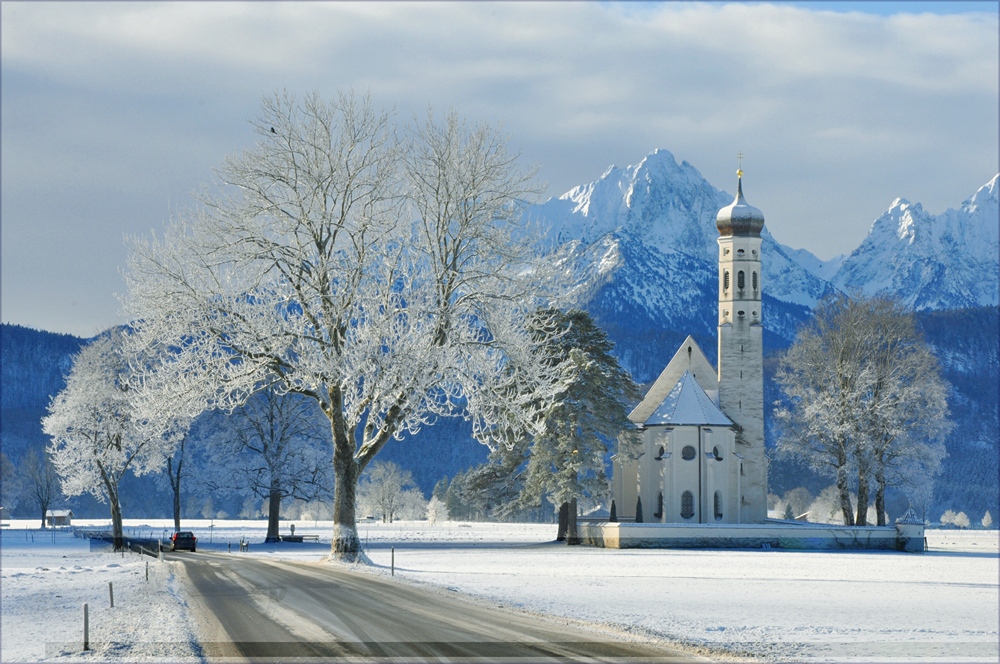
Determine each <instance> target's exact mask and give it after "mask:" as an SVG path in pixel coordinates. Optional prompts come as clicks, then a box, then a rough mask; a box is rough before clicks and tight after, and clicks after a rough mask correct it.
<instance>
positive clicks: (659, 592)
mask: <svg viewBox="0 0 1000 664" xmlns="http://www.w3.org/2000/svg"><path fill="white" fill-rule="evenodd" d="M129 523H131V524H132V528H131V531H132V532H134V534H135V535H137V536H143V537H146V536H153V537H156V536H158V535H161V534H164V533H165V532H169V530H170V528H169V527H168V522H161V521H150V522H129ZM288 525H289V524H287V523H284V522H283V523H282V532H283V533H287V532H288ZM16 526H17V522H15V524H14V527H15V528H16ZM295 526H296V528H295V533H296V534H297V535H298V534H303V535H312V534H315V535H319V537H320V538H321V539H320V541H319V542H316V543H310V542H306V543H302V544H291V543H282V544H267V545H265V544H263V543H262V540H263V534H264V525H263V524H262V523H261V522H239V521H215V522H214V523H211V522H208V521H204V522H202V521H187V522H185V528H189V529H192V530H194V531H195V533H196V535H197V536H198V538H199V539H198V545H199V550H216V551H226V550H228V548H229V547H230V546H231V547H232V550H233V551H238V546H237V543H238V542H239V541H240V539H242V538H246V539H248V540H250V542H251V545H250V551H249V553H248V554H236V553H234V555H252V556H266V557H272V556H273V557H282V558H294V559H299V560H313V561H318V560H319V559H320V558H321V557H323V556H324V555H326V554H327V553H328V552H329V534H330V532H331V524H329V523H323V522H319V523H314V522H295ZM554 529H555V527H554V526H552V525H537V524H458V523H450V522H449V523H444V524H439V525H436V526H431V525H429V524H427V523H421V522H416V523H395V524H381V523H365V522H362V523H361V524H359V535H360V537H361V539H362V541H363V542H364V543H365V544H366V545H367V552H368V556H369V558H370V559H371V561H372V562H373V563H374V567H372V568H369V570H368V571H369V572H370V573H374V574H383V575H389V574H390V570H389V566H390V564H391V559H392V556H393V549H394V555H395V575H396V578H397V579H400V580H401V581H404V582H412V583H418V584H425V585H428V586H430V587H434V588H438V589H447V590H453V591H457V592H461V593H465V594H468V595H471V596H473V597H477V598H481V599H483V600H485V601H489V602H490V603H492V604H500V605H502V606H504V607H508V608H509V609H511V610H523V611H530V612H538V613H545V614H549V615H555V616H560V617H563V618H567V619H572V620H583V621H587V622H594V623H600V624H603V625H606V626H608V627H609V628H611V629H613V630H616V631H621V632H626V633H631V634H635V635H636V636H640V637H648V636H654V637H658V638H663V639H668V640H671V641H675V642H681V643H685V644H689V645H692V646H697V647H699V648H708V649H710V650H712V651H716V652H728V653H732V654H734V655H745V656H751V657H761V658H763V659H766V660H772V661H802V660H812V661H824V660H831V661H835V660H836V661H852V660H853V661H865V662H867V661H873V660H882V661H922V662H929V661H940V662H959V661H982V662H996V661H998V657H1000V656H998V646H997V643H998V638H1000V634H998V632H1000V630H998V623H1000V608H998V607H1000V593H998V586H1000V567H998V560H1000V558H998V538H997V536H998V533H997V531H969V532H962V531H930V532H929V533H928V539H929V543H930V549H931V550H930V552H928V553H926V554H923V555H916V554H897V553H881V552H794V551H779V550H770V551H755V550H739V551H706V550H699V551H679V550H659V551H654V550H625V551H616V550H603V549H594V548H589V547H573V548H569V547H566V546H563V545H557V544H553V543H551V540H552V538H553V535H554ZM4 530H5V532H4V533H3V536H2V540H0V542H2V546H3V551H2V553H3V557H2V574H3V622H2V631H3V634H2V636H3V652H2V656H0V659H2V661H4V662H8V661H21V660H38V659H43V658H56V659H60V660H61V659H64V658H67V657H69V655H68V653H70V652H76V651H78V650H79V645H78V644H77V645H76V646H75V650H74V648H73V647H72V646H68V645H61V644H63V643H65V642H69V641H71V640H72V639H70V638H69V637H70V636H73V638H74V639H76V640H77V641H79V637H78V636H75V635H76V634H77V633H78V632H79V630H80V625H81V622H82V618H81V609H80V606H81V605H82V603H83V602H85V601H88V602H90V603H91V611H92V613H91V623H92V625H94V627H92V636H91V640H92V641H95V642H99V643H101V644H104V645H101V646H98V647H99V648H102V649H100V650H97V651H96V652H95V653H94V654H93V655H90V656H89V657H83V659H127V660H137V659H145V660H147V661H151V660H152V659H155V658H157V657H160V658H163V659H169V660H171V661H175V660H178V659H198V658H199V656H200V652H199V650H198V648H197V645H196V644H195V643H194V642H193V637H192V635H191V631H190V626H189V624H188V622H187V617H186V612H185V607H184V605H183V603H182V602H183V600H182V599H181V598H182V597H183V593H179V592H178V589H177V588H176V582H174V580H173V577H172V574H171V572H170V568H171V565H169V564H162V565H158V564H155V563H151V564H150V582H149V584H148V585H147V584H146V583H145V581H144V576H143V573H144V562H142V561H140V560H139V559H138V557H137V556H132V557H131V558H130V557H129V556H126V557H125V558H124V560H122V559H121V558H120V557H115V556H113V555H112V554H100V553H93V554H91V553H89V550H87V549H86V545H85V543H82V542H80V540H75V541H74V540H73V539H72V538H70V537H68V536H65V535H63V534H59V535H57V536H56V542H55V543H52V542H49V543H44V542H41V541H40V540H41V539H44V538H45V537H51V536H50V535H47V534H46V535H42V536H39V534H38V532H37V531H36V532H35V534H34V535H35V538H36V542H35V544H34V545H32V544H31V543H30V542H27V541H25V540H26V539H27V536H26V534H25V531H18V530H8V529H6V528H5V529H4ZM127 530H130V529H127ZM64 555H65V556H67V557H66V558H61V556H64ZM36 556H37V557H36ZM110 565H118V567H110ZM109 579H110V580H114V583H115V609H113V610H111V609H108V608H107V580H109ZM119 583H121V584H122V590H119ZM119 593H124V594H122V595H121V597H122V599H121V600H119ZM143 593H145V594H143ZM56 594H59V595H62V597H58V598H56V597H55V595H56ZM130 602H131V604H129V603H130ZM136 604H143V605H144V606H149V605H153V606H155V608H156V611H157V613H156V614H155V615H154V616H152V617H148V616H147V617H136V616H132V615H131V614H130V612H129V611H128V610H119V607H127V606H135V605H136ZM95 606H96V607H97V608H96V611H95ZM150 625H157V630H156V632H155V633H153V631H151V628H150ZM160 625H163V629H162V630H161V629H160ZM99 629H104V630H105V631H104V632H97V631H95V630H99ZM55 634H61V635H63V636H59V637H55V636H53V635H55ZM171 649H172V650H171ZM60 653H64V654H60ZM72 657H75V658H81V657H80V655H79V653H76V654H74V655H72Z"/></svg>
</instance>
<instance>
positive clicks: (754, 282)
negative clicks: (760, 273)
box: [753, 272, 757, 290]
mask: <svg viewBox="0 0 1000 664" xmlns="http://www.w3.org/2000/svg"><path fill="white" fill-rule="evenodd" d="M753 289H754V290H757V273H756V272H754V273H753Z"/></svg>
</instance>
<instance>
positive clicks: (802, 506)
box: [783, 486, 813, 518]
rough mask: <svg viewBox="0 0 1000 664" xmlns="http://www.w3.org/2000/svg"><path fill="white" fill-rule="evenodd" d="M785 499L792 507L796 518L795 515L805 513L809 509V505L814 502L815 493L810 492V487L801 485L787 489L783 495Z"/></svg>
mask: <svg viewBox="0 0 1000 664" xmlns="http://www.w3.org/2000/svg"><path fill="white" fill-rule="evenodd" d="M783 500H784V502H785V503H786V504H787V505H788V506H789V507H791V508H792V513H793V514H794V516H793V518H794V517H795V516H799V515H801V514H805V513H806V512H808V511H809V505H811V504H812V501H813V495H812V494H811V493H810V492H809V489H807V488H805V487H801V486H800V487H796V488H794V489H789V490H788V491H786V492H785V495H784V496H783Z"/></svg>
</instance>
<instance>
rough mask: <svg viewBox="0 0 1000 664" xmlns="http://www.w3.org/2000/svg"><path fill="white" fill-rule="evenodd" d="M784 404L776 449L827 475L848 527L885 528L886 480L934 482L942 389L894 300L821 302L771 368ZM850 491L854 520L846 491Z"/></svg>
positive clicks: (943, 410)
mask: <svg viewBox="0 0 1000 664" xmlns="http://www.w3.org/2000/svg"><path fill="white" fill-rule="evenodd" d="M777 379H778V383H779V385H780V387H781V390H782V392H783V393H784V395H785V397H786V399H787V404H786V405H779V408H778V409H777V410H776V411H775V416H776V418H777V420H778V422H780V423H781V424H782V426H783V431H782V434H781V436H780V438H779V443H778V446H779V450H780V452H781V453H783V454H788V455H790V456H793V457H796V458H800V459H803V460H804V461H806V462H807V463H808V464H809V465H810V466H811V467H812V468H813V469H815V470H818V471H820V472H824V473H826V474H829V475H832V476H833V477H835V479H836V486H837V489H838V492H839V497H840V509H841V513H842V515H843V520H844V523H845V524H847V525H854V524H855V523H857V524H858V525H865V524H866V523H867V521H868V518H867V512H868V506H869V502H870V500H869V495H870V490H871V489H872V488H874V490H875V512H876V515H877V521H878V524H879V525H885V491H886V489H887V488H888V487H890V486H902V487H904V488H905V487H913V486H917V485H921V484H926V483H933V481H934V477H935V476H936V475H937V474H938V473H939V472H940V465H941V460H942V458H943V457H944V455H945V451H944V443H943V438H944V435H945V434H946V433H947V431H948V430H949V426H950V425H949V422H948V419H947V415H948V408H947V401H946V393H947V386H946V384H945V383H944V381H943V380H942V379H941V377H940V372H939V369H938V365H937V362H936V361H935V359H934V356H933V354H932V353H931V351H930V349H929V348H928V347H927V345H926V344H925V343H924V342H923V341H922V339H921V338H920V337H919V334H918V333H917V331H916V327H915V325H914V322H913V318H912V315H911V314H909V313H908V312H907V311H906V310H905V309H904V308H903V307H902V305H900V304H899V303H898V302H895V301H893V300H891V299H886V298H883V297H872V298H869V297H865V296H863V295H860V294H854V295H851V296H850V297H848V296H836V297H833V298H829V299H827V300H824V301H823V302H821V303H820V305H819V306H818V307H817V308H816V312H815V314H814V318H813V321H812V323H811V324H810V325H808V326H806V327H804V328H803V329H802V330H800V331H799V333H798V335H797V337H796V341H795V343H794V344H793V346H792V347H791V348H790V349H789V350H788V352H787V353H786V354H785V356H784V357H783V358H782V360H781V363H780V365H779V368H778V374H777ZM852 485H853V487H854V488H856V490H857V494H858V500H857V516H856V517H855V515H854V513H853V510H852V505H851V500H850V490H851V488H852Z"/></svg>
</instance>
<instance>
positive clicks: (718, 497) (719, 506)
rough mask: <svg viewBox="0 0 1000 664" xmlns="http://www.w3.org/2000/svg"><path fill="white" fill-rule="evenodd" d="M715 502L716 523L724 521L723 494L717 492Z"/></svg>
mask: <svg viewBox="0 0 1000 664" xmlns="http://www.w3.org/2000/svg"><path fill="white" fill-rule="evenodd" d="M713 502H714V503H715V520H716V521H722V492H721V491H716V492H715V500H714V501H713Z"/></svg>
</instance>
